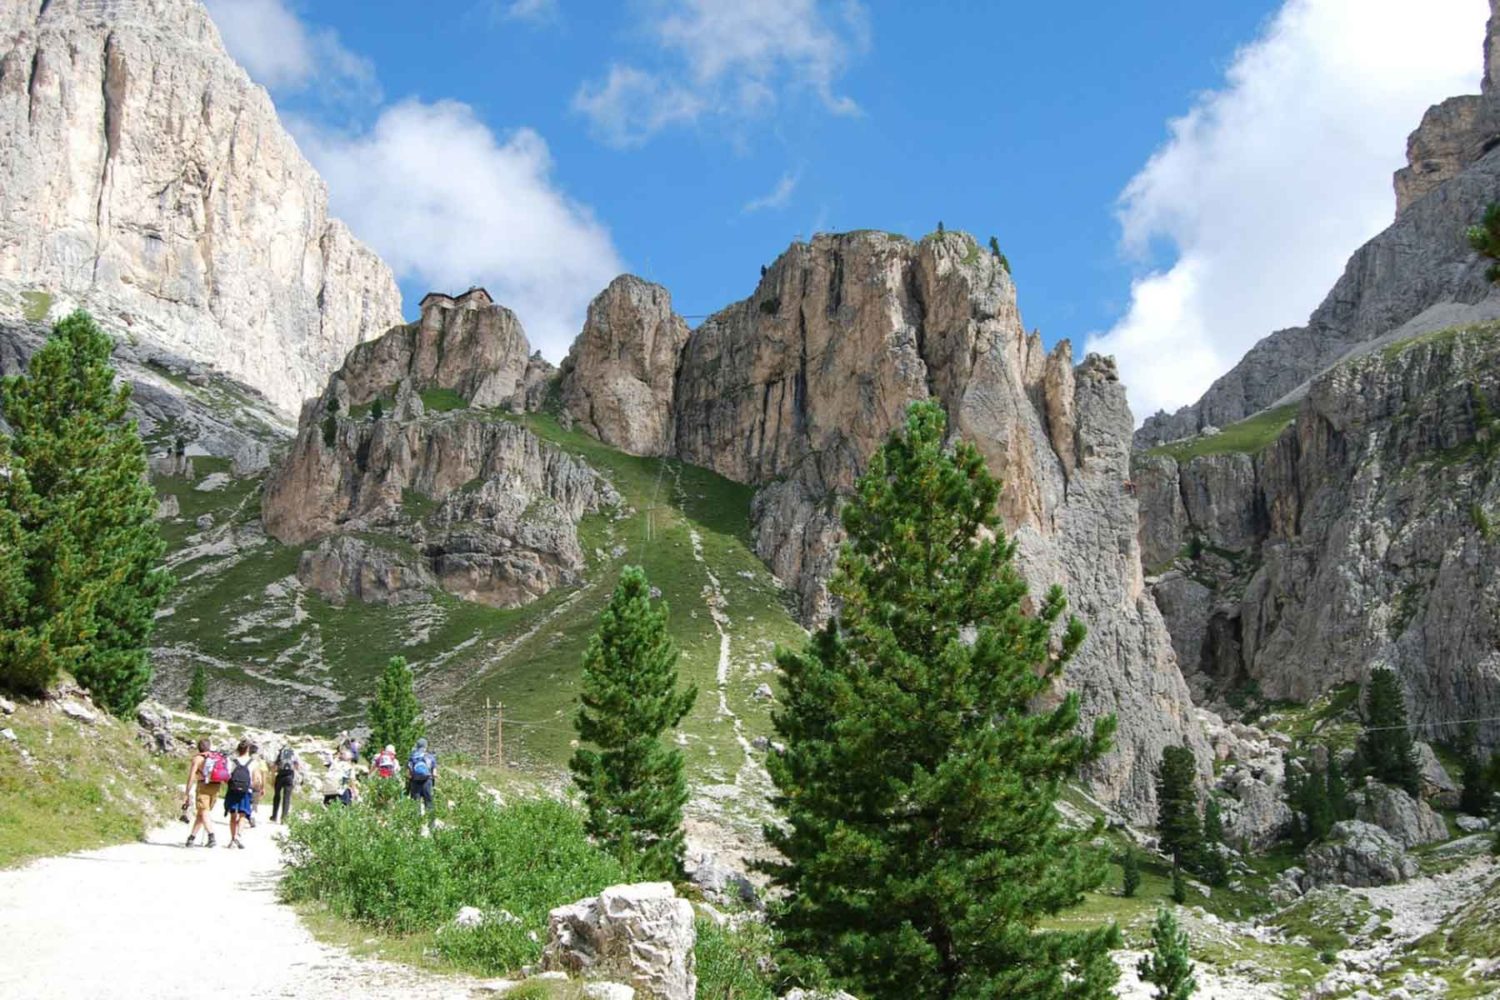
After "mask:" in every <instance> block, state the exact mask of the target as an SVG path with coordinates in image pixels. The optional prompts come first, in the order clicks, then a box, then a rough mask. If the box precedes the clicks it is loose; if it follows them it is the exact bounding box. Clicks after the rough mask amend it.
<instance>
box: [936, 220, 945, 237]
mask: <svg viewBox="0 0 1500 1000" xmlns="http://www.w3.org/2000/svg"><path fill="white" fill-rule="evenodd" d="M937 231H938V235H939V236H941V235H943V233H944V232H945V230H944V229H943V220H942V219H939V220H938V227H937Z"/></svg>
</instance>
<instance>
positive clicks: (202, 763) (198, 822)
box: [182, 739, 229, 847]
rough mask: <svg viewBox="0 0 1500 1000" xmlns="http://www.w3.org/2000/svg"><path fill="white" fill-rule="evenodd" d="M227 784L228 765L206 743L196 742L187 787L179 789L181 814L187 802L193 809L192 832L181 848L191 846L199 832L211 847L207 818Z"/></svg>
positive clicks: (221, 756)
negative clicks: (196, 746) (180, 793)
mask: <svg viewBox="0 0 1500 1000" xmlns="http://www.w3.org/2000/svg"><path fill="white" fill-rule="evenodd" d="M228 781H229V761H228V760H227V759H226V758H225V757H224V755H223V754H221V753H219V752H218V751H216V750H214V749H212V748H211V745H210V744H209V742H208V740H206V739H201V740H199V741H198V752H197V753H196V754H194V755H193V762H192V763H191V764H189V765H188V777H187V784H186V785H185V786H184V787H183V789H182V808H183V810H184V811H186V810H187V807H188V803H190V802H191V803H192V804H193V806H194V812H193V828H192V830H190V831H189V832H188V838H187V843H186V844H185V845H183V846H185V847H192V846H193V842H194V841H195V840H196V839H197V837H198V831H199V829H202V830H203V832H204V833H206V834H208V846H209V847H213V846H214V827H213V820H212V819H211V818H210V817H211V816H212V814H213V811H214V802H215V801H216V800H217V799H218V797H219V792H220V791H221V790H222V789H223V788H224V785H225V784H226V783H227V782H228Z"/></svg>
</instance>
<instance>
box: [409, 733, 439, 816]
mask: <svg viewBox="0 0 1500 1000" xmlns="http://www.w3.org/2000/svg"><path fill="white" fill-rule="evenodd" d="M436 780H437V755H436V754H432V753H428V752H427V740H426V739H420V740H417V745H416V746H415V747H413V748H412V751H411V756H410V757H409V758H407V761H406V794H407V795H409V796H410V797H412V798H414V799H416V800H417V801H419V802H421V803H422V812H423V814H426V813H427V811H428V810H430V809H431V808H432V784H433V782H434V781H436Z"/></svg>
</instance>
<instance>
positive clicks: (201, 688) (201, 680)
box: [187, 663, 208, 713]
mask: <svg viewBox="0 0 1500 1000" xmlns="http://www.w3.org/2000/svg"><path fill="white" fill-rule="evenodd" d="M187 707H188V711H189V712H198V713H202V712H204V711H205V710H207V708H208V671H207V670H205V669H204V668H203V664H201V663H200V664H198V665H197V666H196V667H194V668H193V677H192V680H190V681H188V689H187Z"/></svg>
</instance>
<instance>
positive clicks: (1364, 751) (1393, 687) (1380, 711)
mask: <svg viewBox="0 0 1500 1000" xmlns="http://www.w3.org/2000/svg"><path fill="white" fill-rule="evenodd" d="M1359 745H1360V755H1361V756H1362V757H1363V758H1364V764H1365V767H1366V768H1368V769H1369V774H1370V776H1371V777H1373V778H1377V779H1379V780H1380V781H1383V782H1385V783H1386V784H1388V785H1396V786H1398V787H1400V788H1404V789H1406V791H1407V792H1408V793H1410V794H1412V795H1416V794H1417V792H1418V789H1419V787H1420V779H1419V773H1418V770H1417V752H1416V748H1415V747H1414V746H1413V744H1412V738H1411V730H1410V728H1408V726H1407V721H1406V700H1405V698H1404V696H1403V695H1402V693H1401V682H1400V680H1399V679H1398V678H1397V677H1396V673H1395V671H1393V670H1391V669H1390V668H1388V667H1380V668H1378V669H1376V670H1374V671H1372V672H1371V673H1370V687H1369V691H1368V693H1367V694H1366V696H1365V730H1364V733H1363V735H1361V737H1360V743H1359Z"/></svg>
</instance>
